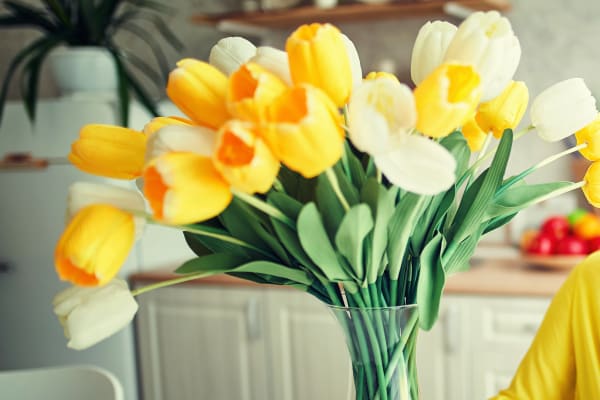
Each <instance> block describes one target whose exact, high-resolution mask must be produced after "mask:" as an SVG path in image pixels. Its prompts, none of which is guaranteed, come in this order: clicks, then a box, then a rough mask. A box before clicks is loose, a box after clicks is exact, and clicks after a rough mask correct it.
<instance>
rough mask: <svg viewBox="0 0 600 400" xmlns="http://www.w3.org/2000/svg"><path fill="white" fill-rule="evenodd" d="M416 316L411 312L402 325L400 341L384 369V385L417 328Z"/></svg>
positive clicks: (390, 379) (388, 381) (390, 378)
mask: <svg viewBox="0 0 600 400" xmlns="http://www.w3.org/2000/svg"><path fill="white" fill-rule="evenodd" d="M418 316H419V314H418V313H417V312H413V314H412V315H411V316H410V318H409V320H408V322H407V323H406V325H405V327H404V331H403V332H402V335H401V336H400V341H399V342H398V344H397V345H396V348H395V349H394V352H393V353H392V358H391V359H390V363H389V364H388V367H387V370H386V371H385V383H386V385H389V384H390V382H391V381H392V377H393V376H394V370H395V369H396V367H395V365H396V364H397V363H398V361H399V360H400V358H402V357H403V353H402V351H403V349H404V348H405V347H406V344H407V343H408V339H409V338H410V336H411V335H412V332H413V330H414V329H417V327H416V324H417V319H418ZM376 400H377V399H376Z"/></svg>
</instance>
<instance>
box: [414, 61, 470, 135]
mask: <svg viewBox="0 0 600 400" xmlns="http://www.w3.org/2000/svg"><path fill="white" fill-rule="evenodd" d="M479 83H480V80H479V75H478V74H477V72H475V70H474V69H473V67H471V66H469V65H461V64H455V63H447V64H442V65H440V66H439V67H438V68H436V69H435V70H434V71H433V72H432V73H431V74H430V75H429V76H427V78H425V79H424V80H423V81H422V82H421V83H420V84H419V86H417V88H416V89H415V92H414V94H415V102H416V106H417V114H418V118H417V130H419V131H420V132H422V133H423V134H425V135H427V136H430V137H433V138H440V137H444V136H447V135H449V134H450V133H452V131H453V130H454V129H456V128H458V127H459V126H461V125H462V124H463V123H464V122H465V121H466V120H467V119H468V118H470V117H471V116H472V115H473V112H474V111H475V107H477V104H478V103H479V98H480V97H481V88H480V84H479Z"/></svg>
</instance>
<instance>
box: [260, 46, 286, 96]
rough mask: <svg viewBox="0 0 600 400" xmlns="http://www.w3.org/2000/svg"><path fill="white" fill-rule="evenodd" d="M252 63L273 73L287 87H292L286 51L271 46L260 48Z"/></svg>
mask: <svg viewBox="0 0 600 400" xmlns="http://www.w3.org/2000/svg"><path fill="white" fill-rule="evenodd" d="M250 62H253V63H256V64H258V65H260V66H261V67H263V68H265V69H267V70H269V71H271V72H272V73H273V74H275V75H277V76H278V77H279V78H280V79H281V80H282V81H284V82H285V83H286V84H287V85H290V86H291V85H292V76H291V75H290V63H289V61H288V56H287V53H286V52H285V51H283V50H279V49H276V48H274V47H270V46H260V47H257V48H256V55H255V56H254V57H252V58H251V59H250Z"/></svg>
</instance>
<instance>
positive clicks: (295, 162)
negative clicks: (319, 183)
mask: <svg viewBox="0 0 600 400" xmlns="http://www.w3.org/2000/svg"><path fill="white" fill-rule="evenodd" d="M268 118H269V123H268V124H267V125H266V126H265V129H263V130H262V134H263V137H264V138H265V140H266V141H267V144H268V145H269V147H270V148H271V150H272V151H273V153H275V156H276V157H277V158H278V159H279V160H281V162H283V163H284V164H285V165H286V166H287V167H289V168H290V169H292V170H294V171H296V172H299V173H300V174H301V175H303V176H304V177H306V178H312V177H315V176H317V175H319V174H320V173H321V172H323V171H325V170H326V169H327V168H329V167H331V166H332V165H333V164H335V163H336V162H337V161H338V160H339V159H340V157H341V156H342V151H343V144H344V131H343V130H342V125H341V124H342V121H341V116H340V114H339V112H338V110H337V108H336V106H335V104H333V102H332V101H331V99H329V98H328V97H327V96H326V95H325V93H323V92H322V91H321V90H319V89H317V88H315V87H312V86H309V85H302V86H296V87H294V88H292V89H290V90H288V91H287V92H286V93H285V94H283V95H282V96H280V97H279V98H278V99H277V100H276V101H275V102H274V103H273V104H272V105H271V106H270V107H269V109H268Z"/></svg>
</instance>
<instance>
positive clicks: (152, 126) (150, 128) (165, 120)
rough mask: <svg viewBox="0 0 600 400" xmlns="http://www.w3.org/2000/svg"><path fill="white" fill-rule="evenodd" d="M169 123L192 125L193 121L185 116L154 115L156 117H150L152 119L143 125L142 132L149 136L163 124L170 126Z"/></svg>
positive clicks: (163, 125) (162, 126)
mask: <svg viewBox="0 0 600 400" xmlns="http://www.w3.org/2000/svg"><path fill="white" fill-rule="evenodd" d="M171 125H184V126H185V125H194V121H191V120H189V119H186V118H181V117H175V116H173V117H156V118H152V120H151V121H150V122H148V123H147V124H146V125H144V133H145V134H146V136H151V135H152V134H154V133H155V132H156V131H158V130H159V129H161V128H164V127H165V126H171Z"/></svg>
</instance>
